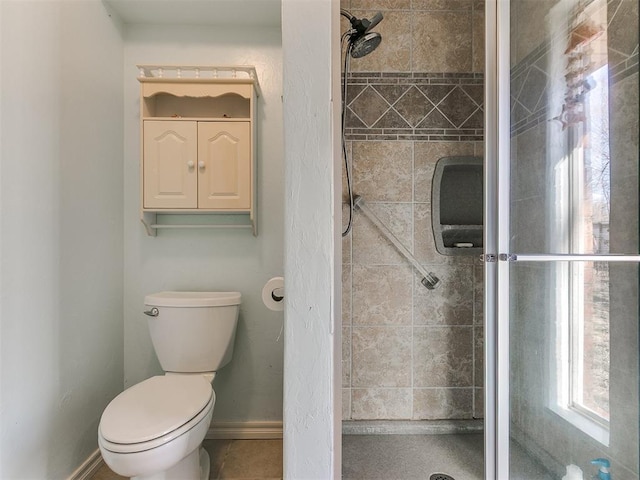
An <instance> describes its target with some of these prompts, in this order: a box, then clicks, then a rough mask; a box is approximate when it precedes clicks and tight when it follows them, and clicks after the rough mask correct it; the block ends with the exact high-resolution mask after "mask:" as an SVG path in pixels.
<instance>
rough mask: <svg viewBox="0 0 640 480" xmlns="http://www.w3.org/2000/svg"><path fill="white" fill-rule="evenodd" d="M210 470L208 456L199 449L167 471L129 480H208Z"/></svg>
mask: <svg viewBox="0 0 640 480" xmlns="http://www.w3.org/2000/svg"><path fill="white" fill-rule="evenodd" d="M210 468H211V467H210V459H209V454H208V453H207V451H206V450H205V449H204V448H202V447H200V448H196V449H195V450H194V451H193V452H191V453H190V454H189V455H187V456H186V457H185V458H183V459H182V460H181V461H180V462H178V463H177V464H175V465H174V466H173V467H171V468H170V469H168V470H164V471H162V472H156V473H153V474H151V475H141V476H138V477H131V480H208V478H209V470H210Z"/></svg>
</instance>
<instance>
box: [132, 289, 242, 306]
mask: <svg viewBox="0 0 640 480" xmlns="http://www.w3.org/2000/svg"><path fill="white" fill-rule="evenodd" d="M240 300H241V295H240V292H159V293H152V294H150V295H147V296H146V297H144V304H145V305H149V306H152V307H224V306H227V305H240Z"/></svg>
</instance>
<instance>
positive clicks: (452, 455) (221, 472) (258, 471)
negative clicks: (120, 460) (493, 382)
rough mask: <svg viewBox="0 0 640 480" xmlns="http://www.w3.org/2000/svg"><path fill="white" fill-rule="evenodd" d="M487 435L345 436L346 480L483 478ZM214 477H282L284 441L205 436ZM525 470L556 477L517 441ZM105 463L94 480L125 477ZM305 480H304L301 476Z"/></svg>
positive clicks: (529, 475)
mask: <svg viewBox="0 0 640 480" xmlns="http://www.w3.org/2000/svg"><path fill="white" fill-rule="evenodd" d="M483 443H484V440H483V435H482V434H459V435H344V436H343V437H342V478H343V480H418V479H419V480H426V479H428V478H429V476H430V475H431V474H434V473H446V474H448V475H450V476H452V477H453V478H454V479H455V480H482V479H483V468H484V467H483V449H484V446H483ZM204 447H205V448H206V449H207V451H208V452H209V455H210V457H211V475H210V478H211V479H233V480H240V479H242V480H249V479H251V480H267V479H269V480H272V479H281V478H282V441H281V440H206V441H205V442H204ZM512 448H513V450H512V461H513V462H515V465H514V466H516V467H517V468H514V470H515V471H517V472H520V473H519V474H518V475H517V478H513V479H512V480H532V479H535V480H551V477H550V476H548V475H547V474H546V472H544V470H542V469H541V468H540V467H539V466H538V465H537V464H535V463H534V462H533V461H532V460H531V459H530V458H529V457H528V456H527V455H526V454H524V452H523V451H522V450H520V449H519V448H518V447H517V446H515V445H512ZM123 478H124V477H121V476H119V475H116V474H115V473H113V472H112V471H111V470H110V469H109V468H108V467H107V466H106V465H105V466H103V467H102V468H101V469H100V470H99V471H98V472H97V473H96V474H95V475H94V476H93V480H121V479H123ZM299 480H304V479H299Z"/></svg>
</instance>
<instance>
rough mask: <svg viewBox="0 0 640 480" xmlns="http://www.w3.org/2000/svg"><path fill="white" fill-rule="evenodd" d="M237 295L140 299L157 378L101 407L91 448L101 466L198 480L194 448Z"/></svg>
mask: <svg viewBox="0 0 640 480" xmlns="http://www.w3.org/2000/svg"><path fill="white" fill-rule="evenodd" d="M240 299H241V295H240V293H238V292H160V293H154V294H151V295H147V296H146V297H145V299H144V303H145V311H144V313H145V315H147V316H148V324H149V331H150V333H151V340H152V342H153V347H154V349H155V352H156V355H157V357H158V360H159V361H160V365H161V366H162V369H163V370H164V371H165V374H164V375H159V376H155V377H151V378H149V379H147V380H144V381H142V382H140V383H138V384H136V385H134V386H132V387H130V388H128V389H127V390H125V391H124V392H122V393H121V394H120V395H118V396H117V397H116V398H114V399H113V400H112V401H111V403H109V405H107V408H106V409H105V410H104V412H103V414H102V417H101V419H100V426H99V428H98V445H99V447H100V452H101V453H102V458H103V459H104V461H105V463H106V464H107V465H108V466H109V467H110V468H111V470H113V471H114V472H115V473H117V474H119V475H123V476H126V477H131V478H133V479H136V480H161V479H163V480H170V479H181V480H190V479H193V480H204V479H208V478H209V455H208V454H207V452H206V451H205V450H204V448H202V446H201V445H202V441H203V440H204V437H205V435H206V434H207V431H208V430H209V424H210V423H211V416H212V415H213V407H214V404H215V401H216V396H215V392H214V391H213V388H212V382H213V379H214V378H215V375H216V372H217V371H218V370H219V369H220V368H222V367H224V366H225V365H226V364H227V363H229V361H230V360H231V357H232V355H233V344H234V339H235V335H236V326H237V323H238V311H239V306H240Z"/></svg>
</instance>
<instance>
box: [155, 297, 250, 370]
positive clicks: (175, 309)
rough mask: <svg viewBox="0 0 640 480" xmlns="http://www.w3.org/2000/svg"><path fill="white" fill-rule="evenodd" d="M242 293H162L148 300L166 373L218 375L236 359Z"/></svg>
mask: <svg viewBox="0 0 640 480" xmlns="http://www.w3.org/2000/svg"><path fill="white" fill-rule="evenodd" d="M240 299H241V295H240V293H239V292H160V293H153V294H151V295H147V296H146V297H145V298H144V303H145V312H144V313H145V314H146V315H147V316H148V323H149V331H150V333H151V341H152V342H153V347H154V349H155V351H156V355H157V356H158V360H159V361H160V365H161V366H162V369H163V370H164V371H165V372H176V373H196V372H215V371H217V370H219V369H220V368H222V367H224V366H225V365H226V364H227V363H229V361H230V360H231V356H232V355H233V344H234V343H235V342H234V340H235V337H236V326H237V324H238V311H239V308H240Z"/></svg>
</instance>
